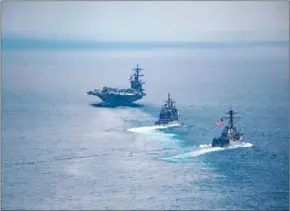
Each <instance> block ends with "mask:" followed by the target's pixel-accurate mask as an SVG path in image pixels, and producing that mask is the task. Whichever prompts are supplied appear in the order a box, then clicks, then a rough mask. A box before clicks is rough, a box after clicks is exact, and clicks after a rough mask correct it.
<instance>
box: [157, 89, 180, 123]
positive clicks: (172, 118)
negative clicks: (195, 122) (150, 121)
mask: <svg viewBox="0 0 290 211" xmlns="http://www.w3.org/2000/svg"><path fill="white" fill-rule="evenodd" d="M178 120H179V113H178V110H177V108H176V107H175V101H173V100H172V99H171V98H170V93H169V94H168V99H167V101H165V104H164V105H163V106H162V108H161V111H160V114H159V119H158V120H157V121H156V122H155V125H168V124H179V122H178Z"/></svg>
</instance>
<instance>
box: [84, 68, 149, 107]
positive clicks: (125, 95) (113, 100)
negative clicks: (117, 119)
mask: <svg viewBox="0 0 290 211" xmlns="http://www.w3.org/2000/svg"><path fill="white" fill-rule="evenodd" d="M133 70H134V73H133V74H132V75H131V77H130V79H129V80H130V83H131V87H130V88H126V89H120V88H111V87H103V89H95V90H93V91H88V92H87V94H88V95H95V96H98V97H99V98H100V99H101V100H102V101H103V103H104V104H105V105H108V106H109V105H110V106H120V105H131V104H132V103H133V102H135V101H137V100H140V99H141V98H143V97H144V96H145V95H146V94H145V92H144V89H143V87H142V85H143V84H145V82H143V81H141V77H142V76H144V75H142V74H141V71H142V70H143V69H141V68H139V65H138V64H137V67H136V68H134V69H133Z"/></svg>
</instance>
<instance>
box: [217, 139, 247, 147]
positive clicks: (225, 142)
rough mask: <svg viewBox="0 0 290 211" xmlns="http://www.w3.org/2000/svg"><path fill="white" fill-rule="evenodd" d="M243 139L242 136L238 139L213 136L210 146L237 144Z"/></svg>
mask: <svg viewBox="0 0 290 211" xmlns="http://www.w3.org/2000/svg"><path fill="white" fill-rule="evenodd" d="M242 141H243V138H242V137H240V138H239V139H228V138H222V137H220V138H214V139H213V140H212V144H211V146H212V147H229V146H231V145H237V144H241V143H242Z"/></svg>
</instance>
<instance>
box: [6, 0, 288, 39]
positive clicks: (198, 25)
mask: <svg viewBox="0 0 290 211" xmlns="http://www.w3.org/2000/svg"><path fill="white" fill-rule="evenodd" d="M2 6H3V7H2V11H3V25H2V27H3V28H2V32H3V34H4V35H5V34H13V35H20V36H22V35H26V36H27V35H28V36H33V37H44V38H47V37H48V38H62V39H63V38H65V39H86V40H97V41H99V40H101V41H201V40H281V39H282V40H288V32H289V2H288V1H285V2H281V1H277V2H275V1H273V2H269V1H264V2H262V1H256V2H250V1H244V2H241V1H239V2H235V1H223V2H222V1H220V2H209V1H205V2H190V1H186V2H177V1H168V2H166V1H160V2H150V1H144V2H133V1H123V2H121V1H120V2H113V1H108V2H101V1H92V2H88V1H86V2H80V1H72V2H69V1H60V2H53V1H44V2H41V1H37V2H34V1H30V2H29V1H23V2H20V1H19V2H17V1H14V2H8V1H5V2H3V5H2Z"/></svg>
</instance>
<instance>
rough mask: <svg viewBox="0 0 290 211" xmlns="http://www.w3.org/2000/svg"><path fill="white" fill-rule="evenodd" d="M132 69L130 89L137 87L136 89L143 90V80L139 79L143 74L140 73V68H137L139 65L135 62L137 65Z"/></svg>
mask: <svg viewBox="0 0 290 211" xmlns="http://www.w3.org/2000/svg"><path fill="white" fill-rule="evenodd" d="M133 70H134V74H133V75H132V76H131V79H130V81H131V88H132V89H137V90H140V91H143V88H142V84H144V82H143V81H141V80H140V77H142V76H144V75H142V74H140V73H141V70H143V69H141V68H139V65H138V64H137V67H136V68H134V69H133Z"/></svg>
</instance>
